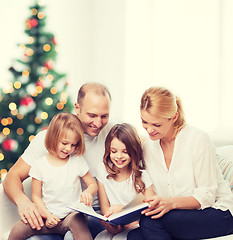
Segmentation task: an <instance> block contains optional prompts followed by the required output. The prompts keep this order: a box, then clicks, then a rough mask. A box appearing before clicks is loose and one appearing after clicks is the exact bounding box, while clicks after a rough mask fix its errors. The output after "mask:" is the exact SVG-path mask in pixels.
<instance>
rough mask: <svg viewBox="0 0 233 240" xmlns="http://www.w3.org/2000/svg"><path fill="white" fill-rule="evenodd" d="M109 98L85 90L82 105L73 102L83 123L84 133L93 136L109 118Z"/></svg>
mask: <svg viewBox="0 0 233 240" xmlns="http://www.w3.org/2000/svg"><path fill="white" fill-rule="evenodd" d="M109 110H110V99H109V98H108V97H107V96H102V95H97V94H95V93H93V92H87V93H86V95H85V97H84V99H83V102H82V105H81V106H80V105H79V104H78V103H76V104H75V111H76V113H77V116H78V118H79V119H80V121H81V122H82V124H83V130H84V133H86V134H87V135H89V136H92V137H95V136H97V135H98V134H99V133H100V131H101V130H102V129H103V128H104V127H105V126H106V124H107V123H108V120H109Z"/></svg>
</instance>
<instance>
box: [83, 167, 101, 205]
mask: <svg viewBox="0 0 233 240" xmlns="http://www.w3.org/2000/svg"><path fill="white" fill-rule="evenodd" d="M82 180H83V181H84V183H85V184H86V186H87V189H86V190H85V191H83V192H82V194H81V197H80V198H81V201H82V202H83V203H84V204H86V205H87V206H90V205H91V204H92V200H93V196H94V195H95V194H96V193H97V191H98V186H97V183H96V182H95V179H94V178H93V177H92V176H91V174H90V172H87V173H86V174H85V175H84V176H83V177H82Z"/></svg>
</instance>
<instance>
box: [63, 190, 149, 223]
mask: <svg viewBox="0 0 233 240" xmlns="http://www.w3.org/2000/svg"><path fill="white" fill-rule="evenodd" d="M143 199H144V195H143V194H142V193H140V194H137V195H136V197H135V198H134V199H133V200H132V201H130V202H129V203H128V204H127V205H125V206H124V207H123V208H122V210H121V211H119V212H116V213H114V214H112V215H110V216H109V217H105V216H103V215H101V214H99V213H97V212H95V211H94V209H93V208H92V207H87V206H86V205H85V204H84V203H75V204H71V205H70V206H68V208H70V209H72V210H75V211H78V212H81V213H84V214H86V215H89V216H92V217H95V218H98V219H101V220H103V221H105V222H108V223H110V224H113V225H126V224H129V223H131V222H134V221H137V220H139V219H140V216H141V211H142V210H144V209H145V208H147V207H148V205H149V204H148V203H146V202H143Z"/></svg>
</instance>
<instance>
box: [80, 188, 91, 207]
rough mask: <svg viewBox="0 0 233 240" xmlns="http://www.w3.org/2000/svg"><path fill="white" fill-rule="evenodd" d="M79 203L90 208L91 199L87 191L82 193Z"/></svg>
mask: <svg viewBox="0 0 233 240" xmlns="http://www.w3.org/2000/svg"><path fill="white" fill-rule="evenodd" d="M80 200H81V202H83V203H84V204H85V205H87V206H88V207H89V206H91V204H92V201H93V197H92V195H91V193H89V192H88V191H87V190H85V191H83V192H82V194H81V197H80Z"/></svg>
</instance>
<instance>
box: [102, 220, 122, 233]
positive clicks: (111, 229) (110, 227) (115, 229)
mask: <svg viewBox="0 0 233 240" xmlns="http://www.w3.org/2000/svg"><path fill="white" fill-rule="evenodd" d="M99 221H100V222H101V224H102V225H103V226H104V227H105V229H106V230H107V231H108V232H110V233H111V234H112V235H116V234H118V233H120V232H122V231H124V230H125V229H124V227H123V226H121V225H117V226H114V225H112V224H110V223H107V222H105V221H103V220H99Z"/></svg>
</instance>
